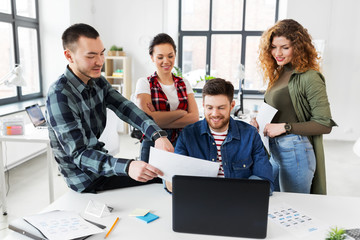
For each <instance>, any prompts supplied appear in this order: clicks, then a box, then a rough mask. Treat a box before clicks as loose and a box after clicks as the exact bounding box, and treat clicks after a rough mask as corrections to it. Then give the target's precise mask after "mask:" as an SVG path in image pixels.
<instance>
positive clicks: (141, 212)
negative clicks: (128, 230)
mask: <svg viewBox="0 0 360 240" xmlns="http://www.w3.org/2000/svg"><path fill="white" fill-rule="evenodd" d="M149 212H150V209H141V208H136V209H135V210H134V211H132V212H131V213H130V214H129V216H130V217H138V216H145V215H146V214H148V213H149Z"/></svg>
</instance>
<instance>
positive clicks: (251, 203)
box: [172, 176, 270, 238]
mask: <svg viewBox="0 0 360 240" xmlns="http://www.w3.org/2000/svg"><path fill="white" fill-rule="evenodd" d="M269 192H270V184H269V182H267V181H264V180H250V179H230V178H209V177H191V176H174V177H173V195H172V197H173V205H172V206H173V230H174V231H176V232H186V233H196V234H209V235H220V236H233V237H248V238H265V237H266V232H267V217H268V205H269Z"/></svg>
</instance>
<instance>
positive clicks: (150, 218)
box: [137, 213, 159, 223]
mask: <svg viewBox="0 0 360 240" xmlns="http://www.w3.org/2000/svg"><path fill="white" fill-rule="evenodd" d="M137 218H138V219H141V220H143V221H145V222H146V223H149V222H152V221H154V220H156V219H158V218H159V216H157V215H155V214H152V213H148V214H146V215H145V216H138V217H137Z"/></svg>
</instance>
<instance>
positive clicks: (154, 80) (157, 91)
mask: <svg viewBox="0 0 360 240" xmlns="http://www.w3.org/2000/svg"><path fill="white" fill-rule="evenodd" d="M172 76H173V80H174V84H175V88H176V90H177V96H178V98H179V105H178V107H177V109H181V110H185V111H187V110H188V100H187V93H186V85H185V82H184V81H183V80H182V78H181V77H176V76H175V75H172ZM148 81H149V84H150V90H151V99H152V104H153V105H154V108H155V110H156V111H170V104H169V102H168V98H167V96H166V94H165V93H164V92H163V90H162V88H161V85H160V83H159V81H158V76H157V73H156V72H155V73H154V74H153V75H151V76H150V77H148ZM181 130H182V129H181V128H176V129H171V136H170V141H171V142H175V141H176V139H177V137H178V136H179V133H180V131H181Z"/></svg>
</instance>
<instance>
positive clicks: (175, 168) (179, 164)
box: [149, 147, 220, 182]
mask: <svg viewBox="0 0 360 240" xmlns="http://www.w3.org/2000/svg"><path fill="white" fill-rule="evenodd" d="M149 164H150V165H152V166H154V167H156V168H158V169H160V170H161V171H162V172H163V173H164V176H159V177H160V178H162V179H164V180H166V181H169V182H172V177H173V176H174V175H188V176H200V177H217V175H218V172H219V167H220V163H219V162H211V161H207V160H203V159H199V158H194V157H189V156H184V155H180V154H176V153H172V152H167V151H163V150H160V149H156V148H154V147H151V148H150V155H149Z"/></svg>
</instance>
